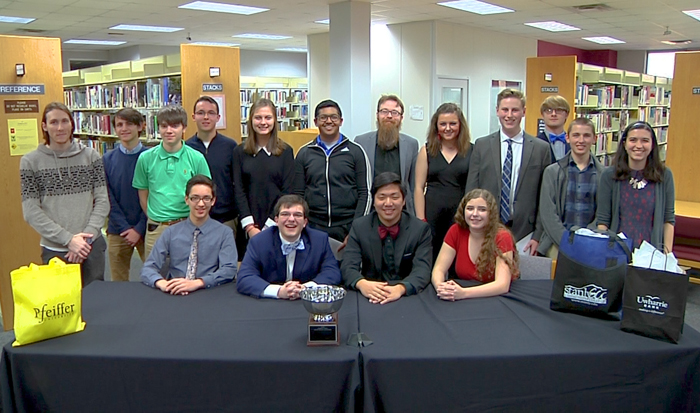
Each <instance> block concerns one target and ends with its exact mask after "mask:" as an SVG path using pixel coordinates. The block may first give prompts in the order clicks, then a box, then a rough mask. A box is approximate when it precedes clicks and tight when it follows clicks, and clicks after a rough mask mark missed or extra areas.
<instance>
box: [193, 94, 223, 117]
mask: <svg viewBox="0 0 700 413" xmlns="http://www.w3.org/2000/svg"><path fill="white" fill-rule="evenodd" d="M199 102H208V103H211V104H212V105H214V106H216V113H217V114H218V113H219V102H217V101H216V99H214V98H213V97H211V96H206V95H204V96H200V97H199V99H197V101H196V102H194V107H193V108H192V112H196V111H197V103H199Z"/></svg>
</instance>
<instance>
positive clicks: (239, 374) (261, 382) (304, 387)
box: [0, 282, 360, 412]
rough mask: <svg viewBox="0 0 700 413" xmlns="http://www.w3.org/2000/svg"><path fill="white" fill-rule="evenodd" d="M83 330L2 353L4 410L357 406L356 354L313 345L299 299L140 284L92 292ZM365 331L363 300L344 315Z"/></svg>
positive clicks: (346, 306) (347, 305)
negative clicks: (183, 292) (174, 292)
mask: <svg viewBox="0 0 700 413" xmlns="http://www.w3.org/2000/svg"><path fill="white" fill-rule="evenodd" d="M83 317H84V319H85V321H86V323H87V327H86V329H85V331H83V332H80V333H77V334H73V335H70V336H65V337H60V338H56V339H53V340H48V341H44V342H40V343H35V344H32V345H29V346H26V347H17V348H12V347H10V346H9V345H8V346H6V347H5V349H4V350H5V351H4V352H3V360H2V366H1V370H0V384H1V385H2V401H3V411H5V412H12V411H51V412H78V411H100V412H127V411H129V412H147V411H150V412H153V411H158V412H177V411H188V412H193V411H201V412H214V411H242V412H243V411H246V412H249V411H304V412H310V411H326V412H328V411H333V410H335V409H336V407H338V408H342V409H344V410H346V411H350V410H352V409H353V406H354V404H355V402H354V392H355V390H356V388H357V387H358V386H359V383H360V376H359V367H358V349H357V348H353V347H349V346H345V345H341V346H338V347H315V348H309V347H307V346H306V325H307V321H308V313H307V312H306V310H305V309H304V308H303V305H302V303H301V302H300V301H296V302H288V301H276V300H257V299H255V298H251V297H247V296H242V295H240V294H238V293H237V292H236V291H235V285H234V284H227V285H224V286H220V287H216V288H213V289H211V290H206V291H203V290H200V291H197V292H195V293H192V294H190V295H189V296H170V295H168V294H164V293H162V292H160V291H159V290H155V289H152V288H149V287H146V286H145V285H143V284H141V283H112V282H94V283H92V284H90V285H89V286H87V287H86V288H85V290H84V291H83ZM339 317H340V328H341V335H342V337H341V338H342V340H346V339H347V337H348V335H349V334H350V333H352V332H356V331H357V299H356V293H354V292H349V294H348V296H347V297H346V299H345V302H344V303H343V307H342V308H341V310H340V314H339Z"/></svg>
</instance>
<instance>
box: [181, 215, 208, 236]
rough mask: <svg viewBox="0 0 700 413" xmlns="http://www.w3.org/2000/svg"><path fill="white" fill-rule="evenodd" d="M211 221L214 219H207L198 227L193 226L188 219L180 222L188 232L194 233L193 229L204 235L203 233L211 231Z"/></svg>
mask: <svg viewBox="0 0 700 413" xmlns="http://www.w3.org/2000/svg"><path fill="white" fill-rule="evenodd" d="M213 221H214V219H212V218H211V217H209V218H207V220H206V221H204V224H202V225H200V226H196V225H195V224H194V222H192V220H191V219H190V217H187V219H186V220H184V221H182V222H183V223H184V224H185V225H187V226H188V227H189V231H194V229H195V228H199V230H200V231H201V232H202V234H205V233H207V232H209V231H210V230H211V229H212V227H213V226H214V223H213Z"/></svg>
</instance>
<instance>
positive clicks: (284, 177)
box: [233, 99, 294, 257]
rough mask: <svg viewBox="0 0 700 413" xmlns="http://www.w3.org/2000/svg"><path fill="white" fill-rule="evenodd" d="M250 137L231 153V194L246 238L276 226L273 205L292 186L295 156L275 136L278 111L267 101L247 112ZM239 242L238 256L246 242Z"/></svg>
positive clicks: (288, 147)
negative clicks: (232, 156) (233, 195)
mask: <svg viewBox="0 0 700 413" xmlns="http://www.w3.org/2000/svg"><path fill="white" fill-rule="evenodd" d="M247 123H248V130H249V131H250V136H249V137H248V139H246V141H245V142H244V143H243V144H242V145H239V146H237V147H236V149H235V150H234V157H235V164H236V168H235V169H234V171H233V172H234V174H233V178H234V192H235V194H236V205H237V206H238V210H239V212H240V217H241V227H242V228H243V230H244V231H245V235H246V236H247V238H252V237H254V236H256V235H257V234H258V233H260V231H262V230H263V229H265V228H267V227H270V226H273V225H275V222H274V217H275V212H274V210H275V204H276V203H277V200H278V199H279V198H280V197H281V196H282V195H286V194H291V193H292V187H293V185H294V152H293V151H292V147H291V146H289V145H287V144H286V143H285V142H284V141H283V140H281V139H280V138H279V137H278V136H277V128H278V124H277V108H276V107H275V104H274V103H272V101H271V100H269V99H260V100H258V101H256V102H255V103H254V104H253V106H251V108H250V116H249V117H248V122H247ZM238 239H239V256H240V257H242V256H243V255H241V254H244V253H245V246H246V244H247V242H246V241H245V238H242V237H240V236H239V237H238Z"/></svg>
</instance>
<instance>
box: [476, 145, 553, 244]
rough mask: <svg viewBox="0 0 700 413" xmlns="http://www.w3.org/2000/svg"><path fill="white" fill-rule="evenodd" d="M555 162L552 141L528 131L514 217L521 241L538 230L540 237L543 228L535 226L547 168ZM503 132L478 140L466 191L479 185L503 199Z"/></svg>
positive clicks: (514, 203) (537, 233)
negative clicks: (546, 140)
mask: <svg viewBox="0 0 700 413" xmlns="http://www.w3.org/2000/svg"><path fill="white" fill-rule="evenodd" d="M551 162H552V154H551V149H550V148H549V145H548V144H546V143H545V142H544V141H542V140H540V139H537V138H535V137H534V136H532V135H528V134H527V133H525V134H524V136H523V155H522V159H521V161H520V172H519V176H518V183H517V186H516V187H515V199H514V200H513V211H512V215H511V216H512V219H513V226H512V228H511V231H513V237H514V238H515V240H516V241H519V240H520V239H522V238H523V237H524V236H526V235H527V234H529V233H531V232H534V234H533V235H532V239H534V240H536V241H539V239H540V235H541V234H542V229H541V228H539V229H537V228H535V224H536V222H537V209H538V205H539V200H540V185H541V183H542V174H543V172H544V169H545V168H546V167H547V166H548V165H549V164H550V163H551ZM501 175H502V172H501V132H500V131H497V132H494V133H492V134H490V135H487V136H484V137H483V138H480V139H477V140H476V142H475V143H474V151H473V152H472V157H471V160H470V162H469V177H468V178H467V187H466V192H469V191H471V190H472V189H475V188H481V189H486V190H488V191H489V192H491V193H492V194H493V196H494V197H495V198H496V201H498V202H499V204H500V201H501Z"/></svg>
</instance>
